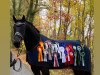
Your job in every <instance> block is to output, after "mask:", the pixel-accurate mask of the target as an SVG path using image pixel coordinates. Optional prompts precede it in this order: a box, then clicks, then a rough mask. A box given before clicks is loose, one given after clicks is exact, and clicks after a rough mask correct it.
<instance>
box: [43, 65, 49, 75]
mask: <svg viewBox="0 0 100 75" xmlns="http://www.w3.org/2000/svg"><path fill="white" fill-rule="evenodd" d="M41 71H42V75H50V73H49V67H48V65H47V64H45V63H44V64H43V65H42V66H41Z"/></svg>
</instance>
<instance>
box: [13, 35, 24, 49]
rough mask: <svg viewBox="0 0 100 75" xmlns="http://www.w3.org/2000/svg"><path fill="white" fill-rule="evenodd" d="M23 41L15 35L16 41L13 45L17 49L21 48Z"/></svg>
mask: <svg viewBox="0 0 100 75" xmlns="http://www.w3.org/2000/svg"><path fill="white" fill-rule="evenodd" d="M21 40H22V38H21V37H20V36H18V35H15V36H14V41H13V44H14V46H15V47H16V48H19V47H20V44H21Z"/></svg>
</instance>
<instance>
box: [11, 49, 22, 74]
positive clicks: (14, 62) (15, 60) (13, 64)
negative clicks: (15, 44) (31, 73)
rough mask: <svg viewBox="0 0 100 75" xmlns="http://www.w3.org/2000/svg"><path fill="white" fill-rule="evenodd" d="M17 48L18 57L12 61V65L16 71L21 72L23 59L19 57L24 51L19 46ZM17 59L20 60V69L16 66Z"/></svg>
mask: <svg viewBox="0 0 100 75" xmlns="http://www.w3.org/2000/svg"><path fill="white" fill-rule="evenodd" d="M17 50H18V54H17V59H14V60H13V61H12V62H11V64H10V67H13V70H15V71H16V72H19V71H21V70H22V62H21V59H20V58H18V57H19V56H20V54H21V52H22V51H21V50H20V49H19V48H17ZM17 61H19V62H20V67H19V68H18V69H16V67H15V64H16V62H17Z"/></svg>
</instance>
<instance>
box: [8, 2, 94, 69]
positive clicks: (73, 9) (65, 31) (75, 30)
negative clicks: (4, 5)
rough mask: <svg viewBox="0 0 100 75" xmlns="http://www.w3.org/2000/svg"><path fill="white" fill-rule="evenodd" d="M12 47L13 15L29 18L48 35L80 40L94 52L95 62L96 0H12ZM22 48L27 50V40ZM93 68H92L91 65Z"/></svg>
mask: <svg viewBox="0 0 100 75" xmlns="http://www.w3.org/2000/svg"><path fill="white" fill-rule="evenodd" d="M10 15H11V17H10V18H11V21H10V25H11V26H10V27H11V48H13V45H12V40H13V39H12V38H13V25H14V24H13V20H12V16H13V15H15V16H16V18H21V17H22V16H23V15H25V17H26V20H28V21H30V22H32V23H33V24H34V26H35V27H36V28H37V29H38V30H39V31H40V32H41V34H44V35H45V36H47V37H49V38H52V39H58V40H80V41H81V43H82V44H85V45H87V46H88V48H89V49H90V52H91V58H92V59H91V62H92V66H93V50H94V49H93V48H94V46H93V42H94V40H93V38H94V0H10ZM21 49H22V50H23V51H25V45H24V42H23V43H22V46H21ZM92 70H93V69H92Z"/></svg>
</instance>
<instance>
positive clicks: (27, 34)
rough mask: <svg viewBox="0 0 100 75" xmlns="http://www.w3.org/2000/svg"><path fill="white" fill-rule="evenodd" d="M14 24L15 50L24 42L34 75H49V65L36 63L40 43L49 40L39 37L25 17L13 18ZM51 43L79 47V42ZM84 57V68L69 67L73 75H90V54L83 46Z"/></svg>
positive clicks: (27, 59)
mask: <svg viewBox="0 0 100 75" xmlns="http://www.w3.org/2000/svg"><path fill="white" fill-rule="evenodd" d="M13 20H14V22H15V24H14V41H13V44H14V46H15V47H16V48H19V47H20V44H21V41H22V40H24V42H25V46H26V61H27V62H28V63H29V65H30V66H31V69H32V71H33V73H34V75H40V71H41V72H42V75H49V69H50V68H53V67H50V65H52V64H50V63H47V62H38V50H37V47H38V46H39V42H40V41H46V40H51V39H49V38H47V37H45V36H44V35H41V34H40V32H39V31H38V30H37V28H35V26H34V25H33V24H32V23H30V22H28V21H26V19H25V16H23V17H22V19H16V18H15V17H14V16H13ZM51 41H52V42H59V43H60V44H61V45H62V42H64V44H73V45H80V42H79V41H75V40H73V41H71V40H62V41H61V40H51ZM84 49H85V55H86V57H85V58H86V60H85V62H86V67H80V66H79V67H71V68H72V69H73V71H74V74H75V75H91V65H90V52H89V49H88V48H87V47H85V46H84Z"/></svg>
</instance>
